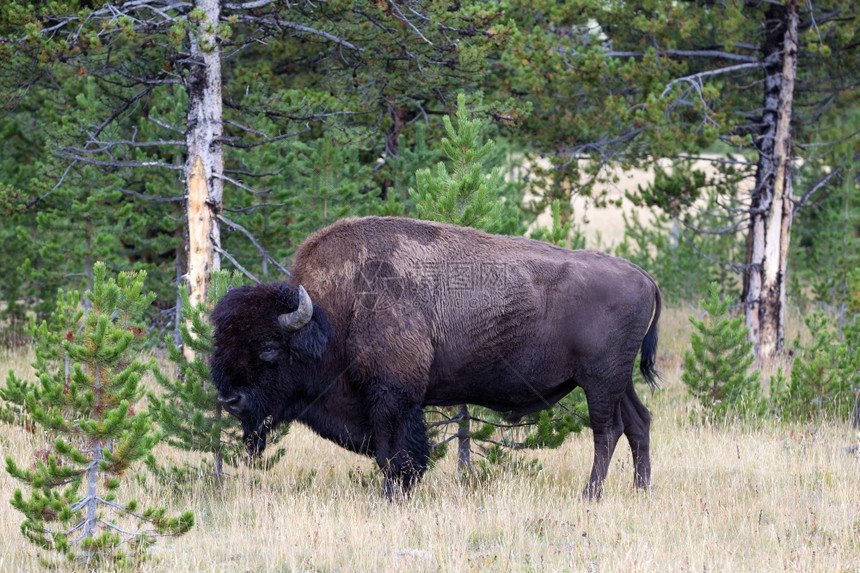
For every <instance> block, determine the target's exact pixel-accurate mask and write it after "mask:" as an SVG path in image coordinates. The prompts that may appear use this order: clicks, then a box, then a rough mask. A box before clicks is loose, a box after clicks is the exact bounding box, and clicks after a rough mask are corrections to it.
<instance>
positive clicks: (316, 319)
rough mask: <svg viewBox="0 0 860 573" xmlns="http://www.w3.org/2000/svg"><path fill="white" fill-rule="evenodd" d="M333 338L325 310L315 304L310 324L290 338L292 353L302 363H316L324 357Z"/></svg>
mask: <svg viewBox="0 0 860 573" xmlns="http://www.w3.org/2000/svg"><path fill="white" fill-rule="evenodd" d="M333 338H334V328H333V327H332V325H331V322H329V319H328V317H327V316H326V314H325V312H324V311H323V309H321V308H320V307H319V306H318V305H316V304H314V312H313V315H312V318H311V320H310V322H308V323H307V324H306V325H305V326H303V327H302V328H301V329H299V330H297V331H296V332H295V333H293V334H292V335H291V336H290V353H291V354H292V356H293V357H295V358H296V359H297V360H299V361H300V362H315V361H317V360H319V359H320V358H321V357H322V355H323V352H325V349H326V346H328V343H329V341H330V340H332V339H333Z"/></svg>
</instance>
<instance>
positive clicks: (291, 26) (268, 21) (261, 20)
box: [238, 14, 364, 53]
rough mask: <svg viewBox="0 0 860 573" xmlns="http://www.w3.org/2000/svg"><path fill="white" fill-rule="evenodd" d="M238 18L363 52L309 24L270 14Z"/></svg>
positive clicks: (240, 16) (245, 15) (362, 49)
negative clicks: (282, 18) (300, 33)
mask: <svg viewBox="0 0 860 573" xmlns="http://www.w3.org/2000/svg"><path fill="white" fill-rule="evenodd" d="M238 18H239V20H240V21H242V22H254V23H257V24H262V25H269V26H275V27H278V28H286V29H288V30H295V31H297V32H302V33H304V34H311V35H313V36H319V37H321V38H325V39H326V40H328V41H330V42H333V43H335V44H338V45H340V46H343V47H344V48H349V49H350V50H354V51H356V52H359V53H362V52H364V48H359V47H358V46H356V45H355V44H353V43H351V42H348V41H346V40H344V39H343V38H338V37H337V36H335V35H334V34H330V33H328V32H324V31H322V30H317V29H316V28H311V27H310V26H304V25H302V24H296V23H295V22H289V21H287V20H281V19H280V18H275V17H270V16H250V15H247V14H242V15H239V16H238Z"/></svg>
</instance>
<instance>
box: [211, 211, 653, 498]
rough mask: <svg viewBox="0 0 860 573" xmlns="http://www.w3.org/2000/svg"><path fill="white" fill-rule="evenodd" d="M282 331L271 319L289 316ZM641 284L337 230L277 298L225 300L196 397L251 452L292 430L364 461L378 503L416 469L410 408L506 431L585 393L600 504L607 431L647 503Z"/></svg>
mask: <svg viewBox="0 0 860 573" xmlns="http://www.w3.org/2000/svg"><path fill="white" fill-rule="evenodd" d="M298 285H303V286H304V287H305V289H307V292H308V293H309V295H310V297H311V299H312V300H313V301H314V313H313V318H312V320H311V322H310V323H309V324H308V325H307V326H305V327H304V328H302V329H300V330H298V331H297V332H295V333H285V332H284V331H283V329H281V328H280V327H279V326H278V322H277V317H278V315H279V314H283V313H288V312H291V311H293V310H295V309H296V307H297V306H298V295H297V287H298ZM660 305H661V303H660V292H659V289H658V288H657V285H656V284H655V282H654V281H653V279H651V277H650V276H648V274H647V273H645V272H644V271H643V270H641V269H640V268H639V267H637V266H635V265H633V264H632V263H630V262H627V261H625V260H622V259H617V258H613V257H610V256H608V255H604V254H601V253H597V252H593V251H570V250H566V249H561V248H557V247H554V246H551V245H548V244H546V243H541V242H537V241H532V240H529V239H524V238H515V237H503V236H496V235H488V234H486V233H482V232H480V231H475V230H473V229H468V228H461V227H454V226H450V225H442V224H437V223H429V222H424V221H416V220H412V219H400V218H376V217H369V218H364V219H346V220H343V221H340V222H338V223H335V224H334V225H331V226H329V227H327V228H325V229H323V230H321V231H319V232H317V233H315V234H314V235H312V236H311V237H309V238H308V239H307V241H306V242H305V243H304V244H303V245H302V246H301V248H300V249H299V250H298V252H297V253H296V258H295V264H294V266H293V269H292V276H291V278H290V280H289V282H288V283H280V284H270V285H260V286H257V287H244V288H240V289H234V290H231V291H230V292H229V293H228V294H227V296H225V298H224V299H223V300H222V301H221V303H219V305H218V306H217V307H216V309H215V311H214V313H213V321H214V324H215V341H216V349H215V353H214V355H213V358H212V376H213V381H214V383H215V384H216V386H217V387H218V389H219V391H220V396H221V401H222V403H224V404H225V406H226V407H227V409H228V410H229V411H230V412H231V413H233V414H234V415H236V416H237V417H239V418H240V419H241V420H242V422H243V427H244V429H245V433H246V439H247V440H248V444H249V448H250V449H251V451H258V450H260V449H262V448H263V447H265V434H266V432H267V431H268V429H269V427H270V423H266V422H265V420H266V419H267V417H269V416H271V419H270V420H271V422H272V423H275V424H277V423H280V422H288V421H292V420H299V421H301V422H304V423H305V424H307V425H308V426H310V427H311V428H312V429H314V430H315V431H316V432H317V433H319V434H320V435H322V436H323V437H325V438H328V439H331V440H333V441H335V442H337V443H338V444H340V445H342V446H344V447H346V448H349V449H351V450H353V451H357V452H362V453H365V454H368V455H373V456H375V457H376V460H377V462H378V463H379V465H380V467H381V468H382V469H383V471H384V473H385V476H386V478H387V479H386V484H387V490H388V491H389V492H391V491H393V489H392V488H395V489H396V488H403V490H405V491H408V490H409V489H410V488H411V486H412V485H414V483H415V482H416V481H417V480H418V479H420V477H421V475H422V473H423V472H424V469H425V468H426V464H427V460H428V456H429V447H428V444H427V438H426V436H425V428H424V422H423V416H422V407H423V406H426V405H440V406H445V405H455V404H478V405H481V406H486V407H489V408H492V409H495V410H499V411H503V412H510V415H511V417H513V418H516V417H519V416H522V415H523V414H526V413H529V412H534V411H537V410H540V409H543V408H546V407H547V406H549V405H551V404H553V403H555V402H556V401H558V400H559V399H561V398H562V397H563V396H564V395H566V394H567V393H568V392H570V391H571V390H573V388H575V387H576V386H580V387H582V388H583V389H584V390H585V395H586V399H587V401H588V409H589V415H590V418H591V423H592V428H593V430H594V444H595V452H594V465H593V467H592V471H591V477H590V479H589V483H588V486H587V487H586V490H585V493H586V495H587V496H589V497H599V495H600V492H601V487H602V484H603V480H604V478H605V477H606V472H607V469H608V466H609V461H610V459H611V457H612V453H613V451H614V449H615V445H616V443H617V441H618V438H619V437H620V436H621V434H622V433H624V434H625V435H626V436H627V438H628V441H629V442H630V446H631V449H632V453H633V461H634V475H635V483H636V485H637V486H640V487H647V486H648V485H649V483H650V475H651V467H650V458H649V453H648V442H649V427H650V414H649V413H648V410H647V409H646V408H645V406H643V405H642V403H641V402H640V401H639V398H638V397H637V395H636V392H635V390H634V388H633V378H632V372H633V367H634V362H635V360H636V355H637V354H638V353H639V352H640V349H641V351H642V361H641V369H642V372H643V374H645V376H646V378H647V379H648V381H649V382H652V383H653V382H654V356H655V353H656V344H657V334H656V330H657V320H658V318H659V315H660Z"/></svg>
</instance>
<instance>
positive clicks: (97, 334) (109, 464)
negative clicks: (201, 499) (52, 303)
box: [6, 263, 194, 568]
mask: <svg viewBox="0 0 860 573" xmlns="http://www.w3.org/2000/svg"><path fill="white" fill-rule="evenodd" d="M93 275H94V276H93V287H92V290H91V291H88V292H87V293H86V295H85V296H86V299H87V300H88V301H89V303H90V308H89V309H88V310H86V311H83V310H81V308H80V306H79V304H78V303H79V302H80V297H79V296H76V295H61V296H60V298H59V300H58V304H57V307H58V309H57V313H58V314H57V315H56V316H57V317H62V318H60V319H59V320H58V322H54V323H53V325H54V326H57V325H59V324H62V323H64V327H63V330H61V331H60V332H59V333H58V332H56V331H52V330H50V329H49V328H48V326H47V324H43V325H42V326H40V327H39V329H38V330H37V332H36V344H37V346H38V347H39V349H38V351H37V359H36V362H35V364H34V368H35V369H36V373H37V376H38V383H37V384H31V385H29V386H28V387H27V388H26V394H25V396H24V401H23V409H24V410H25V412H26V416H28V417H29V418H30V419H31V420H32V422H33V424H35V425H37V426H40V427H41V428H42V429H43V430H44V432H45V434H46V435H47V436H49V437H50V439H51V443H50V444H49V445H48V448H47V449H46V450H43V451H40V452H37V453H36V456H35V457H36V461H35V464H33V466H32V467H29V468H28V467H22V466H19V465H18V464H17V463H16V462H15V461H14V460H13V459H12V458H11V456H7V457H6V470H7V471H8V472H9V474H11V475H12V476H13V477H14V478H16V479H18V480H19V481H21V482H23V483H25V484H26V485H27V486H29V487H30V488H31V493H30V497H29V498H27V497H25V495H24V493H23V492H22V491H21V489H16V490H15V492H14V495H13V498H12V505H13V506H14V507H15V508H16V509H18V510H19V511H21V512H22V513H23V514H24V516H25V520H24V523H23V524H22V525H21V531H22V532H23V534H24V536H25V537H26V538H27V539H29V540H30V541H32V542H33V543H35V544H36V545H38V546H39V547H41V548H43V549H48V550H55V551H58V552H60V553H61V554H63V555H64V556H66V557H67V558H68V559H69V560H70V561H74V562H77V563H79V564H82V565H85V566H86V567H88V568H94V567H99V566H100V565H102V564H104V565H114V566H120V567H124V566H129V565H131V564H132V562H133V560H140V559H142V558H143V557H144V556H145V550H146V549H147V548H148V547H149V546H150V545H151V544H152V543H154V541H155V538H156V537H160V536H168V535H169V536H175V535H181V534H183V533H185V532H187V531H188V530H189V529H190V528H191V527H192V526H193V525H194V516H193V514H192V513H191V512H185V513H183V514H181V515H180V516H178V517H173V518H169V517H166V510H165V509H164V508H149V509H146V510H144V511H142V512H141V511H139V510H138V504H137V501H136V500H131V501H129V502H127V503H126V504H125V505H121V504H120V503H118V502H117V491H118V489H119V487H120V485H121V483H122V481H121V480H122V478H123V477H124V475H125V474H126V472H127V470H128V469H129V468H130V467H131V466H132V465H133V464H134V463H135V462H138V461H140V460H142V459H144V458H145V457H147V456H150V455H151V451H152V448H153V447H154V446H155V445H156V444H157V443H158V441H159V440H160V438H161V435H160V434H159V433H158V432H155V431H153V430H152V422H151V420H150V418H149V415H148V413H147V412H146V411H141V410H138V409H137V407H136V404H137V403H138V402H139V400H140V399H141V398H142V396H143V393H144V389H143V385H142V384H141V377H142V376H143V374H144V373H145V372H146V370H147V368H148V366H147V365H146V364H144V363H142V362H141V361H139V360H137V359H135V358H133V357H134V355H135V354H136V353H137V352H138V350H139V349H140V346H141V341H142V339H143V335H144V333H145V330H144V329H143V327H142V324H141V317H142V316H143V315H144V313H145V311H146V309H147V308H148V307H149V306H150V304H151V302H152V299H153V295H151V294H149V295H147V294H144V293H143V281H144V276H145V274H144V273H142V272H140V273H128V274H120V275H119V276H118V278H117V279H116V280H114V279H107V278H106V270H105V265H104V263H97V264H96V265H94V267H93ZM58 334H59V336H58ZM14 387H16V388H22V386H21V385H20V384H16V385H14ZM22 391H23V390H22ZM82 490H83V491H82Z"/></svg>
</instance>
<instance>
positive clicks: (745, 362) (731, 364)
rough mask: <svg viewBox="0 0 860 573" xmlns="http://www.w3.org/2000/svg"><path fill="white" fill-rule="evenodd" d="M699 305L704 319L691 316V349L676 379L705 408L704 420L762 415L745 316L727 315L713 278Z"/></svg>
mask: <svg viewBox="0 0 860 573" xmlns="http://www.w3.org/2000/svg"><path fill="white" fill-rule="evenodd" d="M702 308H703V309H704V311H705V317H704V318H702V319H697V318H695V317H692V316H691V317H690V322H691V323H693V326H694V327H695V330H694V331H693V332H692V333H691V335H690V345H691V347H692V348H691V350H688V351H686V352H685V353H684V372H683V373H682V374H681V380H682V381H683V382H684V384H685V385H686V386H687V389H688V391H689V392H690V393H691V394H692V395H693V396H695V397H696V398H697V399H698V400H699V402H700V403H701V404H702V406H703V407H704V408H705V416H704V417H705V419H707V420H710V421H719V420H724V419H725V418H726V417H727V416H728V415H730V414H737V415H740V416H742V417H746V416H751V415H755V414H759V413H761V412H762V411H763V408H764V402H763V400H762V398H761V388H760V385H759V371H758V370H753V371H750V366H751V365H752V362H753V359H754V356H753V353H752V342H751V341H750V340H749V333H748V331H747V328H746V326H744V317H743V316H737V317H735V318H731V317H729V316H728V309H729V299H728V298H721V297H720V294H719V285H718V284H717V283H716V282H712V283H711V284H710V286H709V288H708V298H707V299H705V300H703V301H702Z"/></svg>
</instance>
